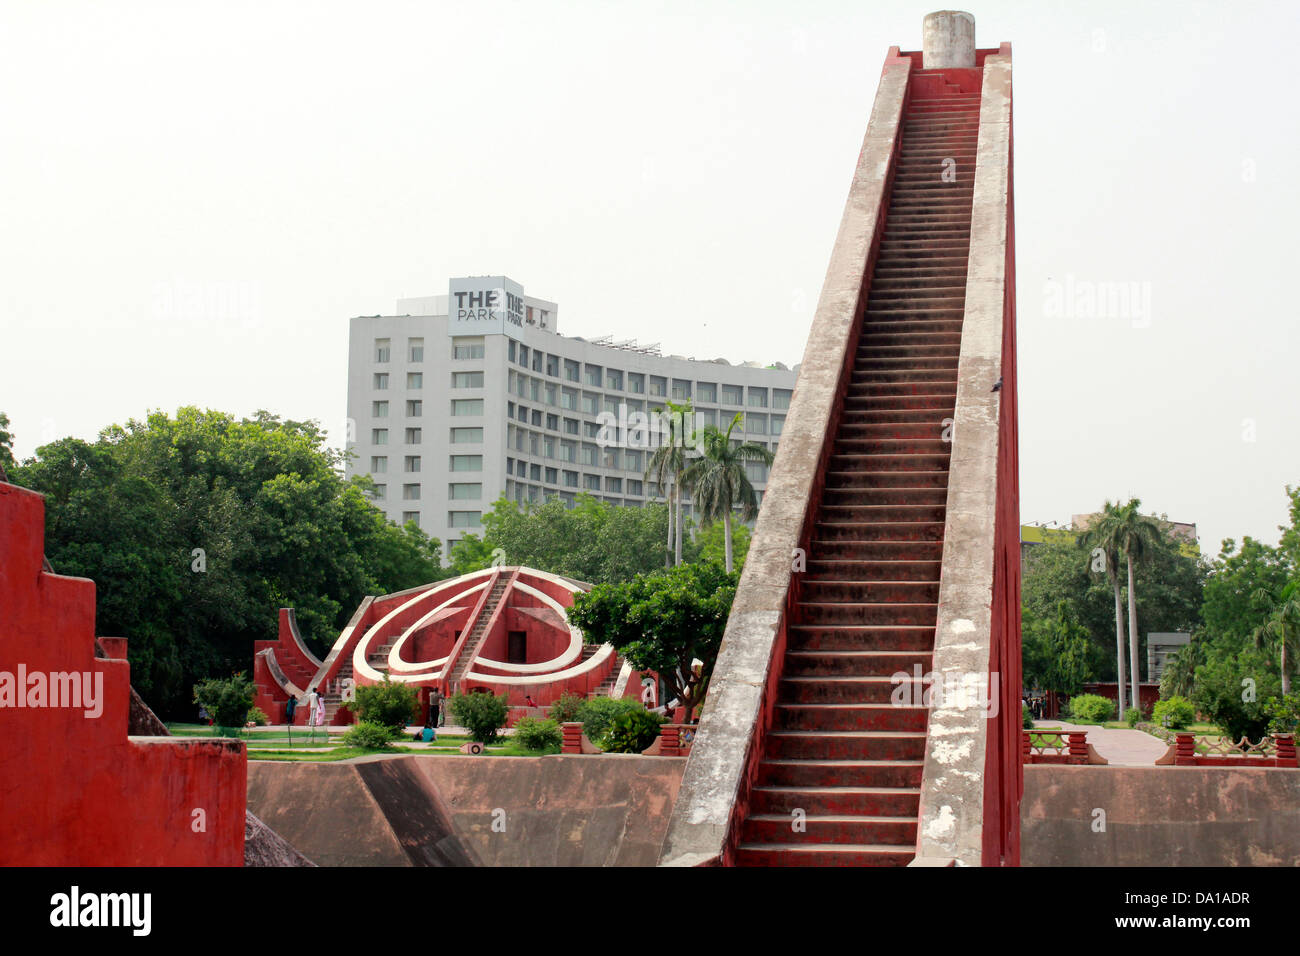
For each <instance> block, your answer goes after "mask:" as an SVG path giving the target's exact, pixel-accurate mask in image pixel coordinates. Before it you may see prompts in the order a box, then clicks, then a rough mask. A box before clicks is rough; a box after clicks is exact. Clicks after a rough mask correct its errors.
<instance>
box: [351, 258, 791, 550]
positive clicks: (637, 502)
mask: <svg viewBox="0 0 1300 956" xmlns="http://www.w3.org/2000/svg"><path fill="white" fill-rule="evenodd" d="M397 312H398V314H397V315H390V316H378V315H376V316H362V317H358V318H354V319H353V320H352V322H351V328H350V333H349V344H348V418H349V419H350V421H349V432H350V434H349V437H348V447H349V449H350V450H351V451H352V452H353V454H354V455H355V457H354V458H352V460H351V461H350V462H349V464H348V473H349V474H365V475H369V476H370V477H371V478H372V479H373V480H374V482H375V492H376V494H375V504H376V505H377V506H378V507H379V508H381V509H382V510H383V511H384V512H385V513H386V514H387V515H388V517H389V518H390V519H391V520H392V521H394V522H397V523H399V524H405V523H406V522H408V521H414V522H416V523H417V524H418V525H419V526H420V527H421V528H423V529H424V530H425V531H426V532H428V533H429V534H430V535H431V536H433V537H436V538H439V539H441V540H442V542H443V544H444V555H448V554H450V552H451V547H452V546H453V545H454V544H455V543H456V541H458V540H459V539H460V538H461V537H462V536H464V535H465V534H466V533H470V532H473V533H475V534H481V533H482V531H481V522H482V516H483V511H484V510H485V509H490V508H491V506H492V503H493V501H495V500H496V499H497V498H498V497H499V496H500V495H502V494H505V496H506V497H507V498H509V499H511V500H512V501H516V502H519V503H523V502H539V501H544V500H546V499H548V498H559V499H561V500H562V501H564V502H565V503H566V504H572V503H573V501H574V498H575V496H576V495H578V494H580V493H582V492H586V493H588V494H591V495H594V496H595V497H597V498H599V499H601V500H603V501H606V502H609V503H612V504H616V505H628V506H632V507H640V506H642V505H643V504H645V503H646V502H647V501H654V500H655V499H656V498H657V497H658V496H659V489H658V488H657V487H655V486H654V485H653V484H651V483H649V482H647V481H646V480H645V471H646V466H647V464H648V460H649V457H650V456H651V455H652V454H653V450H654V448H656V447H658V445H659V444H660V440H659V439H660V434H661V433H660V432H659V430H658V428H657V420H656V422H655V423H652V427H648V428H638V426H637V423H638V421H640V422H648V421H649V420H650V419H651V418H652V416H654V413H655V412H656V410H657V409H660V408H662V407H664V406H665V403H667V402H669V401H673V402H676V403H678V404H681V403H684V402H686V401H687V400H690V401H691V402H692V403H693V405H694V408H695V418H694V422H693V424H694V426H696V427H703V426H705V425H716V426H718V427H719V428H722V429H725V428H726V427H727V425H728V424H729V423H730V422H731V420H732V418H733V417H734V416H735V415H736V414H738V413H739V414H740V416H741V424H740V426H739V427H738V428H737V429H736V432H735V433H734V436H735V437H736V438H741V439H745V440H749V441H753V442H757V443H759V444H762V445H764V446H765V447H767V448H768V449H769V450H771V451H773V452H775V451H776V448H777V445H778V443H779V442H780V438H781V433H782V431H783V429H784V426H785V415H786V409H787V408H789V406H790V397H791V395H792V394H793V391H794V383H795V377H796V370H792V369H788V368H786V367H784V366H782V365H779V364H778V365H773V366H767V367H765V366H762V365H760V364H759V363H756V362H747V363H744V364H737V365H732V364H730V363H728V362H727V361H725V360H723V359H714V360H712V361H697V360H695V359H689V358H686V357H684V356H680V355H661V354H659V349H658V346H657V345H654V346H646V347H638V346H637V345H636V343H635V342H634V341H625V342H613V341H609V340H608V339H609V337H608V336H606V337H604V338H603V339H597V340H594V341H587V340H586V339H582V338H578V337H570V336H563V335H560V334H559V333H558V331H557V324H558V314H559V307H558V306H557V305H556V303H554V302H549V301H547V300H545V299H537V298H534V297H532V296H528V295H525V294H524V290H523V286H521V285H519V284H518V283H517V282H514V281H512V280H510V279H509V278H506V277H504V276H487V277H472V278H458V279H452V280H450V282H449V287H448V294H447V295H435V296H427V297H424V298H418V299H403V300H400V301H399V302H398V303H397ZM747 469H748V472H749V479H750V481H751V482H752V483H753V485H754V488H755V490H757V491H758V492H759V494H760V496H761V494H762V490H763V488H764V486H765V485H766V482H767V471H768V469H767V467H766V466H765V465H762V464H761V463H757V462H754V463H750V464H749V465H748V466H747ZM684 509H685V513H686V514H688V515H689V514H690V504H689V499H688V501H687V503H686V504H685V506H684Z"/></svg>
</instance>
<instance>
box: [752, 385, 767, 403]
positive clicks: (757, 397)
mask: <svg viewBox="0 0 1300 956" xmlns="http://www.w3.org/2000/svg"><path fill="white" fill-rule="evenodd" d="M749 407H750V408H767V389H765V388H754V387H753V386H752V385H751V386H750V389H749Z"/></svg>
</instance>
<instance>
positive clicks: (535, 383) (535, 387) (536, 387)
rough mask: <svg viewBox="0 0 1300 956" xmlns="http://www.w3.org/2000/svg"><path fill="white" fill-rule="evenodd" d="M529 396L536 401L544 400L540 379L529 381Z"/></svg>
mask: <svg viewBox="0 0 1300 956" xmlns="http://www.w3.org/2000/svg"><path fill="white" fill-rule="evenodd" d="M528 397H529V398H531V399H532V400H533V401H535V402H540V401H541V400H542V383H541V380H540V379H536V378H534V379H530V380H529V382H528Z"/></svg>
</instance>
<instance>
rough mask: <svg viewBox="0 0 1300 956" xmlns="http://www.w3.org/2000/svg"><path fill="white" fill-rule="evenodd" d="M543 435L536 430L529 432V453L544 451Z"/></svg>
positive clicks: (535, 453) (538, 453)
mask: <svg viewBox="0 0 1300 956" xmlns="http://www.w3.org/2000/svg"><path fill="white" fill-rule="evenodd" d="M541 439H542V436H541V435H539V434H537V433H536V432H529V433H528V454H530V455H540V454H541V453H542V441H541Z"/></svg>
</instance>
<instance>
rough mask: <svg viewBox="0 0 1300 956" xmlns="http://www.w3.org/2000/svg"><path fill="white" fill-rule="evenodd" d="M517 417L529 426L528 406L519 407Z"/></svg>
mask: <svg viewBox="0 0 1300 956" xmlns="http://www.w3.org/2000/svg"><path fill="white" fill-rule="evenodd" d="M516 417H517V418H518V419H519V420H520V421H521V422H523V423H524V424H525V425H527V424H528V406H527V405H520V406H519V411H518V414H517V415H516Z"/></svg>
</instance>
